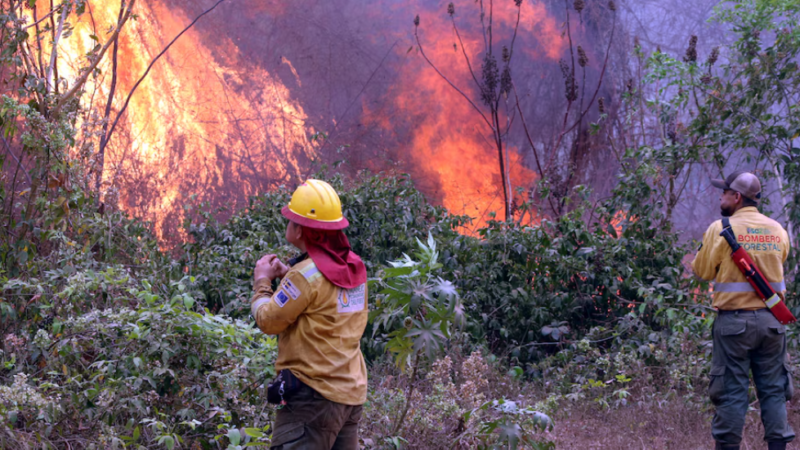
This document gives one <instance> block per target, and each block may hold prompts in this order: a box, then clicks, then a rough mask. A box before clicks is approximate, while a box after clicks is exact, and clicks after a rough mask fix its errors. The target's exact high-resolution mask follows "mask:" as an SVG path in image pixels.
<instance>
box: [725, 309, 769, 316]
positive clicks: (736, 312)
mask: <svg viewBox="0 0 800 450" xmlns="http://www.w3.org/2000/svg"><path fill="white" fill-rule="evenodd" d="M761 311H768V309H767V308H761V309H720V310H719V311H717V314H719V315H721V316H722V315H725V314H739V313H742V314H745V313H759V312H761Z"/></svg>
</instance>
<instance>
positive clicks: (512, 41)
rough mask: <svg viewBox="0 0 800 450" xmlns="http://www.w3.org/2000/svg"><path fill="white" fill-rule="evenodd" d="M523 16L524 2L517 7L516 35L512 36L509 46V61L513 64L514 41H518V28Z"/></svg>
mask: <svg viewBox="0 0 800 450" xmlns="http://www.w3.org/2000/svg"><path fill="white" fill-rule="evenodd" d="M521 16H522V3H520V6H518V7H517V23H516V25H514V35H513V36H511V44H510V45H509V47H508V63H507V64H511V57H512V56H514V42H516V41H517V30H518V29H519V19H520V17H521Z"/></svg>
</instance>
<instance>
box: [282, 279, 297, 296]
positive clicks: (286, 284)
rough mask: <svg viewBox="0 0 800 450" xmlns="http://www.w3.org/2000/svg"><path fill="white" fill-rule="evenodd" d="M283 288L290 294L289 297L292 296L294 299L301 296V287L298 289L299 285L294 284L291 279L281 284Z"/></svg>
mask: <svg viewBox="0 0 800 450" xmlns="http://www.w3.org/2000/svg"><path fill="white" fill-rule="evenodd" d="M281 290H282V291H285V292H286V293H287V294H289V297H291V298H292V300H297V297H300V289H297V286H295V285H294V284H292V282H291V281H289V280H284V281H283V286H281Z"/></svg>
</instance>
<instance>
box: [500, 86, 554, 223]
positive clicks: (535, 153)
mask: <svg viewBox="0 0 800 450" xmlns="http://www.w3.org/2000/svg"><path fill="white" fill-rule="evenodd" d="M511 88H512V89H513V90H514V97H515V98H516V99H517V109H518V110H519V118H520V121H522V128H523V129H524V130H525V137H526V138H527V139H528V143H529V144H530V145H531V148H532V149H533V156H534V159H535V160H536V167H537V168H538V169H539V176H540V177H541V179H542V180H544V179H545V173H544V169H542V163H541V161H540V160H539V151H538V150H536V145H535V144H534V143H533V138H532V137H531V133H530V132H529V131H528V124H527V122H525V115H524V114H523V113H522V107H521V106H520V103H519V94H517V85H516V84H515V83H513V82H512V83H511ZM547 200H548V201H549V203H550V208H552V209H553V212H555V211H556V210H555V205H554V204H553V198H552V197H551V196H548V197H547Z"/></svg>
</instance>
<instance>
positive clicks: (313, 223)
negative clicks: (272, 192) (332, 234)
mask: <svg viewBox="0 0 800 450" xmlns="http://www.w3.org/2000/svg"><path fill="white" fill-rule="evenodd" d="M281 214H282V215H283V217H286V218H287V219H289V220H291V221H292V222H294V223H296V224H298V225H302V226H304V227H307V228H313V229H315V230H343V229H345V228H347V227H348V226H350V222H348V221H347V219H346V218H345V217H344V216H342V218H340V219H338V220H334V221H329V222H328V221H322V220H314V219H309V218H308V217H304V216H301V215H300V214H297V213H296V212H294V211H292V210H291V209H289V206H288V205H287V206H284V207H283V208H282V209H281Z"/></svg>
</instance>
